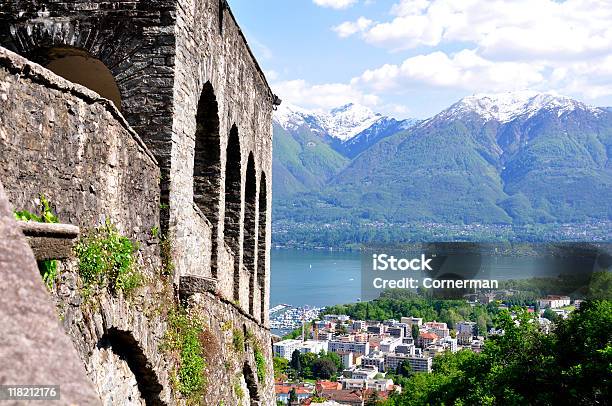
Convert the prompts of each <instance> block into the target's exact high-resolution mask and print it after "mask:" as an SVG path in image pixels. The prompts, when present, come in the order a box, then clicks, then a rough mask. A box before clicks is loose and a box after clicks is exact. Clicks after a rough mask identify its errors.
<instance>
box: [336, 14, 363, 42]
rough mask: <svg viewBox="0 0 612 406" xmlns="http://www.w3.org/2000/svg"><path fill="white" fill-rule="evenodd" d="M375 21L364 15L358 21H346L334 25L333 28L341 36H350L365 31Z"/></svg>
mask: <svg viewBox="0 0 612 406" xmlns="http://www.w3.org/2000/svg"><path fill="white" fill-rule="evenodd" d="M372 23H373V21H372V20H368V19H367V18H364V17H359V18H358V19H357V21H355V22H353V21H345V22H343V23H342V24H340V25H337V26H335V27H332V29H333V30H334V31H335V32H336V33H337V34H338V36H340V38H346V37H350V36H351V35H353V34H355V33H358V32H362V31H365V30H366V29H367V28H368V27H369V26H370V25H372Z"/></svg>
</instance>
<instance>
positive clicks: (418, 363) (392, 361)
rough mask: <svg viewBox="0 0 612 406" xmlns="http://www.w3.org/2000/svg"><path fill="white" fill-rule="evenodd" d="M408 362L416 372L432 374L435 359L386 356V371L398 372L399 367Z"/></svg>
mask: <svg viewBox="0 0 612 406" xmlns="http://www.w3.org/2000/svg"><path fill="white" fill-rule="evenodd" d="M403 361H407V362H408V365H410V368H411V369H412V370H413V371H414V372H431V367H432V365H433V358H431V357H420V356H412V355H407V354H397V353H391V354H386V355H385V368H386V369H385V370H386V371H387V372H388V371H396V370H397V367H398V366H399V365H400V364H401V363H402V362H403Z"/></svg>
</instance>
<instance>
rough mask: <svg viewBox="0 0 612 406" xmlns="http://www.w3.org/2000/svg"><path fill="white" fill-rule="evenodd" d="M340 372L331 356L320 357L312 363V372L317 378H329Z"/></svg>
mask: <svg viewBox="0 0 612 406" xmlns="http://www.w3.org/2000/svg"><path fill="white" fill-rule="evenodd" d="M336 372H338V370H337V368H336V364H334V362H333V361H332V360H330V359H329V358H319V359H317V360H316V361H315V362H314V363H313V365H312V374H313V376H314V377H315V378H319V379H329V378H331V377H332V375H335V374H336Z"/></svg>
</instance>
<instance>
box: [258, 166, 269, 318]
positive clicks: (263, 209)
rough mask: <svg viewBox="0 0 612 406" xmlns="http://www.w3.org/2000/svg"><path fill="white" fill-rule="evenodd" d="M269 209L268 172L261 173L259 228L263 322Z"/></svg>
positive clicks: (259, 275)
mask: <svg viewBox="0 0 612 406" xmlns="http://www.w3.org/2000/svg"><path fill="white" fill-rule="evenodd" d="M267 210H268V194H267V188H266V174H265V173H264V172H262V173H261V180H260V181H259V224H258V229H257V283H258V284H259V291H260V292H261V293H260V295H261V297H260V300H261V309H260V310H261V322H262V323H263V322H264V321H265V320H266V318H265V316H266V306H265V303H266V254H267V252H266V225H267Z"/></svg>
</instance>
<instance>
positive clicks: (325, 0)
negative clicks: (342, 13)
mask: <svg viewBox="0 0 612 406" xmlns="http://www.w3.org/2000/svg"><path fill="white" fill-rule="evenodd" d="M313 1H314V3H315V4H316V5H317V6H321V7H329V8H334V9H336V10H340V9H344V8H349V7H350V6H352V5H353V4H355V3H356V2H357V0H313Z"/></svg>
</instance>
